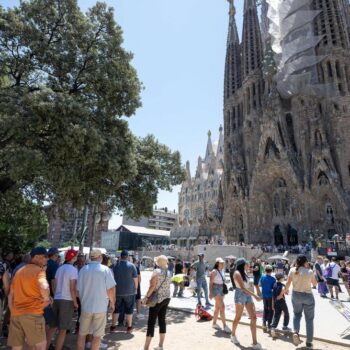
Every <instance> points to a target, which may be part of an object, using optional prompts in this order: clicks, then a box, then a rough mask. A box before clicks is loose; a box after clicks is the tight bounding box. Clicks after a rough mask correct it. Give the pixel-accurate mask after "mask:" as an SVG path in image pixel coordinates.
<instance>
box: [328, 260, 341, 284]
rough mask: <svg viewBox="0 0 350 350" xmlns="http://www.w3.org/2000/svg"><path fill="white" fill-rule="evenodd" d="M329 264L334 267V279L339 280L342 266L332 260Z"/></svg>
mask: <svg viewBox="0 0 350 350" xmlns="http://www.w3.org/2000/svg"><path fill="white" fill-rule="evenodd" d="M329 266H330V267H331V268H332V277H331V278H332V279H334V280H338V279H339V272H340V266H339V265H338V264H337V263H335V262H331V263H329Z"/></svg>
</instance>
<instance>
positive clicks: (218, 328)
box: [212, 324, 221, 331]
mask: <svg viewBox="0 0 350 350" xmlns="http://www.w3.org/2000/svg"><path fill="white" fill-rule="evenodd" d="M212 327H213V328H214V329H216V330H217V331H221V327H220V326H219V325H218V324H213V325H212Z"/></svg>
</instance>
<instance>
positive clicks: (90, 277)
mask: <svg viewBox="0 0 350 350" xmlns="http://www.w3.org/2000/svg"><path fill="white" fill-rule="evenodd" d="M114 286H115V281H114V278H113V274H112V271H111V270H110V269H109V268H108V267H107V266H104V265H102V264H100V263H99V262H97V261H92V262H90V263H89V264H88V265H86V266H84V267H83V268H82V269H81V270H80V272H79V276H78V283H77V289H78V292H79V298H80V301H81V310H82V312H91V313H102V312H107V307H108V296H107V290H108V289H110V288H113V287H114Z"/></svg>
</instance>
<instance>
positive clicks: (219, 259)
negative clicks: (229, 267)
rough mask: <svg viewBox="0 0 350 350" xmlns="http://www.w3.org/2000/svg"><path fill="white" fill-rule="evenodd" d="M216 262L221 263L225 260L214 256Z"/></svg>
mask: <svg viewBox="0 0 350 350" xmlns="http://www.w3.org/2000/svg"><path fill="white" fill-rule="evenodd" d="M215 261H216V262H217V263H219V264H221V263H225V260H224V259H223V258H216V260H215Z"/></svg>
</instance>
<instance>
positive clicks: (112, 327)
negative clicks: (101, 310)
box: [109, 325, 119, 332]
mask: <svg viewBox="0 0 350 350" xmlns="http://www.w3.org/2000/svg"><path fill="white" fill-rule="evenodd" d="M118 326H119V325H118ZM116 330H117V326H111V327H110V328H109V331H110V332H115V331H116Z"/></svg>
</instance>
